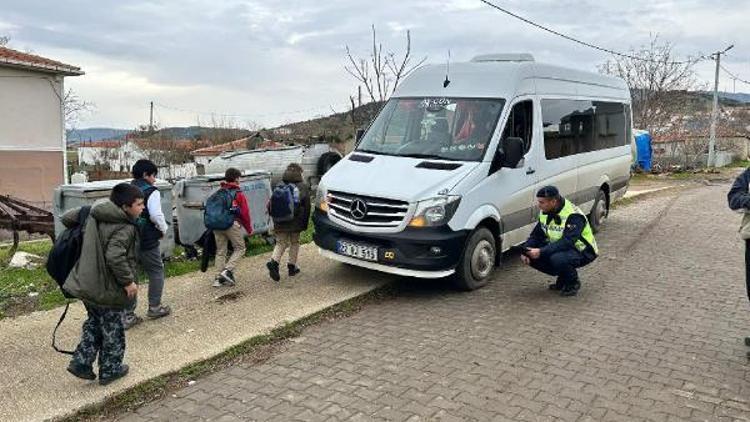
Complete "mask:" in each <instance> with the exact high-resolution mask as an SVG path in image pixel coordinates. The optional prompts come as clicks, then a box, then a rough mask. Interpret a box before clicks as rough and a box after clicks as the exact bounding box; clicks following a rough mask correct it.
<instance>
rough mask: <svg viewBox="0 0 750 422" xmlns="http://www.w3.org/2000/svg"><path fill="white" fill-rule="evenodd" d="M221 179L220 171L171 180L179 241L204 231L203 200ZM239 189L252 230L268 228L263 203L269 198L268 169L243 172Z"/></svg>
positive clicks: (260, 231) (194, 238) (190, 241)
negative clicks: (242, 194)
mask: <svg viewBox="0 0 750 422" xmlns="http://www.w3.org/2000/svg"><path fill="white" fill-rule="evenodd" d="M223 180H224V175H223V174H207V175H203V176H194V177H190V178H187V179H184V180H180V181H179V182H177V183H176V184H175V187H174V196H175V213H176V215H177V225H178V230H177V231H178V233H179V239H178V240H179V242H180V243H181V244H183V245H192V244H194V243H196V242H197V241H198V239H200V237H201V236H202V235H203V233H204V232H205V231H206V226H205V225H204V224H203V209H204V204H205V203H206V200H207V199H208V197H209V196H211V194H212V193H214V192H216V191H217V190H218V189H219V187H220V186H221V182H222V181H223ZM240 186H241V187H242V192H243V193H244V194H245V196H246V197H247V201H248V203H249V206H250V218H251V219H252V222H253V232H254V234H259V235H265V234H268V233H269V231H270V230H271V228H272V223H271V216H270V215H268V210H267V208H266V204H267V203H268V200H269V199H270V198H271V174H270V173H268V172H252V173H243V175H242V178H241V179H240Z"/></svg>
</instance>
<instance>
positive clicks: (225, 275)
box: [219, 270, 235, 286]
mask: <svg viewBox="0 0 750 422" xmlns="http://www.w3.org/2000/svg"><path fill="white" fill-rule="evenodd" d="M219 278H221V281H222V282H223V284H224V285H225V286H234V284H235V282H234V273H232V271H231V270H224V271H222V272H221V274H219Z"/></svg>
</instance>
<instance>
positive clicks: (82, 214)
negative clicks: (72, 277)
mask: <svg viewBox="0 0 750 422" xmlns="http://www.w3.org/2000/svg"><path fill="white" fill-rule="evenodd" d="M89 212H91V207H90V206H88V205H87V206H84V207H81V210H80V211H79V212H78V224H76V225H75V226H74V227H71V228H69V229H65V231H64V232H62V234H60V236H59V237H58V238H57V239H56V240H55V245H54V246H53V247H52V250H51V251H50V252H49V256H48V257H47V274H49V275H50V277H52V278H53V279H54V280H55V281H56V282H57V285H58V286H60V290H61V291H62V294H63V296H65V297H66V298H68V299H73V298H74V296H71V295H70V293H68V292H66V291H65V290H64V289H63V284H65V280H66V279H67V278H68V275H69V274H70V272H71V271H72V270H73V267H75V266H76V263H77V262H78V258H80V256H81V249H82V248H83V233H84V231H85V228H86V219H87V218H88V216H89Z"/></svg>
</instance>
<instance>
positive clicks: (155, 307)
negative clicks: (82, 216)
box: [123, 160, 172, 330]
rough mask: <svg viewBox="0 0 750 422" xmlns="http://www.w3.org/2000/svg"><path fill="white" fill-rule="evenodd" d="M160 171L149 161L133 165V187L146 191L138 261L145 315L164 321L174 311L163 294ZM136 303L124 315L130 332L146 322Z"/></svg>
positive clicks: (164, 226) (164, 228)
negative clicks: (143, 275) (144, 280)
mask: <svg viewBox="0 0 750 422" xmlns="http://www.w3.org/2000/svg"><path fill="white" fill-rule="evenodd" d="M157 172H158V169H157V167H156V164H154V163H153V162H151V161H149V160H138V161H136V162H135V165H133V171H132V174H133V181H132V184H133V185H134V186H136V187H137V188H138V189H140V190H141V192H143V197H144V202H145V204H146V207H145V208H144V209H143V213H142V214H141V216H140V217H139V218H138V227H139V229H140V242H141V243H140V248H139V250H138V261H139V262H140V264H141V268H143V271H144V272H145V273H146V275H147V276H148V311H147V312H146V316H147V317H148V318H150V319H157V318H162V317H165V316H167V315H169V314H170V313H172V309H171V308H170V307H169V306H167V305H164V304H162V301H161V299H162V294H163V292H164V262H163V261H162V259H161V250H160V248H159V240H161V238H163V237H164V236H165V235H166V234H167V229H168V228H169V226H168V225H167V220H166V218H165V217H164V212H163V211H162V209H161V193H160V192H159V189H157V188H156V186H154V184H155V183H156V174H157ZM136 305H137V304H136V303H135V302H133V305H132V307H131V308H129V309H127V310H126V311H125V313H124V314H123V323H124V324H125V329H126V330H127V329H129V328H131V327H133V326H135V325H137V324H139V323H141V322H143V319H142V318H141V317H139V316H138V315H136V314H135V308H136Z"/></svg>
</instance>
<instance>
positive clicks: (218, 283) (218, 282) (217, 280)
mask: <svg viewBox="0 0 750 422" xmlns="http://www.w3.org/2000/svg"><path fill="white" fill-rule="evenodd" d="M212 286H214V287H224V281H222V279H221V277H220V276H218V275H217V276H216V278H214V284H212Z"/></svg>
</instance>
